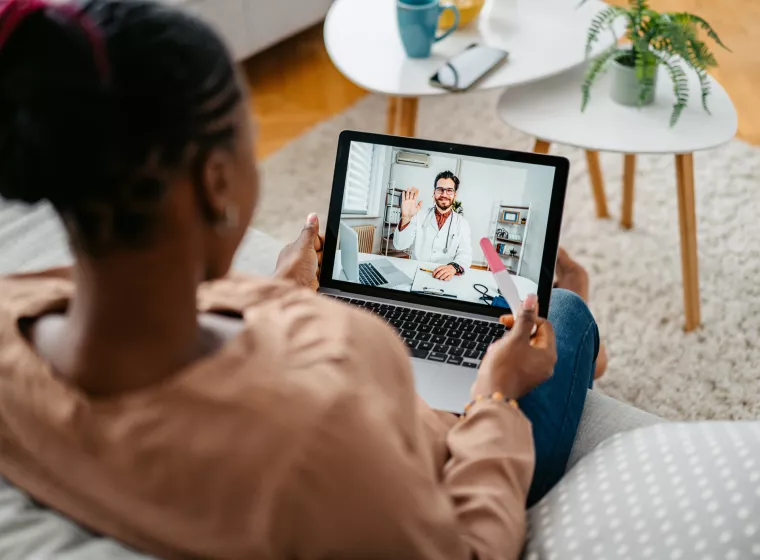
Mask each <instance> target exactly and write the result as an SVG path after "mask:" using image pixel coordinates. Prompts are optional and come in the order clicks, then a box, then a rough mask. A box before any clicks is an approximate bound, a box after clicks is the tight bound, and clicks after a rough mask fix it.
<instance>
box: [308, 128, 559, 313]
mask: <svg viewBox="0 0 760 560" xmlns="http://www.w3.org/2000/svg"><path fill="white" fill-rule="evenodd" d="M356 134H357V133H344V135H343V137H342V139H341V144H342V149H343V150H344V152H347V153H343V154H342V156H343V157H341V153H340V150H339V157H338V160H339V161H338V170H337V172H336V182H338V181H342V184H341V185H335V186H334V191H333V201H332V203H331V212H330V217H329V224H328V229H329V231H328V241H329V237H331V234H332V235H335V234H337V235H336V237H337V239H334V240H333V241H335V249H334V251H332V252H331V254H330V255H329V256H330V257H332V258H327V259H326V262H325V264H328V263H329V264H330V265H331V270H329V271H328V270H325V271H323V278H324V276H326V275H329V276H330V279H331V280H332V281H333V282H334V284H335V285H342V286H344V287H345V285H346V284H353V285H355V287H356V288H357V291H358V293H365V294H377V295H381V296H382V297H391V298H394V297H396V298H399V295H400V294H403V295H407V296H412V297H415V298H422V299H421V300H420V301H425V303H429V302H430V301H431V298H434V299H437V300H439V301H442V302H446V305H447V306H453V307H457V308H460V309H462V308H464V307H462V306H465V307H472V306H481V307H490V308H501V312H503V311H504V309H503V308H505V307H508V305H507V303H506V301H505V300H504V299H503V298H502V297H500V294H499V292H498V289H497V286H496V282H495V280H494V278H493V275H492V273H491V272H490V270H489V268H488V263H487V262H486V258H485V256H484V255H483V251H482V249H481V247H480V240H481V239H482V238H484V237H485V238H487V239H488V240H489V241H490V242H491V243H492V244H493V246H494V247H495V249H496V251H497V253H498V254H499V257H500V258H501V260H502V261H503V263H504V265H505V267H506V268H507V270H508V271H509V272H510V274H512V278H513V280H514V281H515V284H516V285H517V289H518V292H519V294H520V297H521V299H524V298H525V296H526V295H527V294H529V293H539V284H540V283H541V281H542V273H543V274H544V275H546V268H547V267H548V268H551V272H550V274H549V278H548V282H549V288H548V289H550V285H551V280H552V278H551V276H553V270H554V259H555V258H556V250H557V247H556V242H557V237H558V231H559V217H561V207H562V203H563V201H564V184H565V183H566V172H567V168H566V165H565V166H564V167H563V166H562V165H559V166H558V162H564V161H565V160H562V159H561V158H551V157H549V156H537V155H535V154H518V153H515V152H506V151H501V150H487V149H483V148H473V147H465V146H455V145H450V144H439V143H431V142H426V141H424V140H410V139H402V138H394V137H387V136H375V135H360V134H359V135H358V137H356V136H354V137H350V138H346V137H345V136H346V135H349V136H352V135H356ZM373 137H374V138H373ZM372 140H375V141H372ZM378 140H379V141H378ZM436 148H438V149H436ZM441 148H443V149H441ZM543 158H545V159H543ZM558 172H559V174H560V175H563V177H562V178H560V177H558ZM558 179H560V180H559V181H558ZM557 183H559V184H560V185H561V186H560V189H559V190H560V191H561V192H560V193H559V194H560V196H559V197H557V196H554V197H553V194H556V193H555V192H554V191H555V184H557ZM336 187H342V188H336ZM338 193H339V194H340V196H339V197H337V196H336V195H337V194H338ZM553 203H554V210H555V211H554V212H552V206H553ZM557 204H559V210H558V211H559V214H558V213H557V208H556V207H557ZM336 214H337V216H336ZM552 214H553V215H552ZM336 218H337V219H336ZM336 221H337V227H335V225H336ZM336 230H337V231H336ZM550 233H551V235H549V234H550ZM547 240H548V242H549V245H550V247H547ZM329 248H330V247H329V243H328V249H329ZM547 249H549V253H550V255H549V263H548V265H547V263H545V257H546V256H547V255H546V253H547ZM543 280H544V283H546V282H547V279H546V278H544V279H543ZM328 283H329V282H328ZM544 288H545V289H544V290H542V291H543V292H546V287H544ZM540 295H541V294H539V296H540ZM400 299H403V300H407V301H409V299H408V297H403V296H401V297H400ZM494 310H495V309H494ZM497 314H498V313H497Z"/></svg>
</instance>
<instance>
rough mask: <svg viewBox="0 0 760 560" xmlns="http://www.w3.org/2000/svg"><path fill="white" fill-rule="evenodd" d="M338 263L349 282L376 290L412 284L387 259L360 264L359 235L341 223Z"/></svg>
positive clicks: (374, 259) (375, 259)
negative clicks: (339, 262) (375, 288)
mask: <svg viewBox="0 0 760 560" xmlns="http://www.w3.org/2000/svg"><path fill="white" fill-rule="evenodd" d="M340 261H341V266H342V267H343V275H344V278H345V279H346V280H348V281H349V282H354V283H357V282H358V283H360V284H364V285H365V286H373V287H377V288H393V287H395V286H400V285H402V284H410V283H411V282H412V279H411V278H409V276H407V275H406V274H404V273H403V272H401V271H400V270H399V269H398V268H396V267H395V266H394V265H393V264H392V263H390V262H389V261H388V259H384V258H382V257H379V258H373V259H372V260H371V262H362V263H360V262H359V234H358V233H356V231H354V229H353V228H351V227H350V226H348V225H346V224H345V223H343V222H341V223H340Z"/></svg>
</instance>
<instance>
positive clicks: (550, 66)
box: [325, 0, 612, 136]
mask: <svg viewBox="0 0 760 560" xmlns="http://www.w3.org/2000/svg"><path fill="white" fill-rule="evenodd" d="M512 2H513V10H514V20H513V21H512V22H511V23H509V24H496V23H493V22H492V20H491V19H490V18H489V17H488V11H489V6H488V5H486V7H485V9H484V12H483V13H482V14H481V15H480V17H479V18H478V21H477V22H475V23H473V24H471V25H470V26H468V27H466V28H463V29H461V30H457V32H456V33H453V34H452V35H451V36H449V37H448V38H446V39H444V40H443V41H441V42H440V43H436V44H435V45H434V46H433V52H432V55H431V57H430V58H427V59H410V58H407V56H406V53H405V52H404V48H403V46H402V44H401V38H400V37H399V32H398V23H397V20H396V1H395V0H335V2H334V3H333V5H332V7H331V8H330V12H329V13H328V14H327V19H326V20H325V45H326V47H327V52H328V54H329V55H330V58H331V60H332V62H333V64H335V66H336V67H337V68H338V70H340V72H341V73H342V74H343V75H344V76H346V78H348V79H349V80H351V81H352V82H353V83H355V84H356V85H358V86H360V87H362V88H364V89H367V90H369V91H372V92H375V93H380V94H383V95H387V96H388V97H389V104H388V121H387V122H388V125H387V131H388V134H400V135H403V136H414V135H415V128H416V120H417V103H418V99H419V97H422V96H427V95H444V94H446V93H447V92H446V91H444V90H442V89H439V88H435V87H432V86H431V85H430V84H429V83H428V81H429V79H430V77H431V76H432V75H433V74H434V73H435V72H436V71H437V70H438V69H439V68H440V67H441V66H442V65H443V63H444V62H445V61H446V60H448V59H449V58H451V57H453V56H454V55H456V54H458V53H460V52H462V51H463V50H464V49H465V48H466V47H467V46H468V45H471V44H472V43H485V44H487V45H490V46H493V47H499V48H503V49H505V50H507V51H509V53H510V55H509V61H508V62H507V63H506V64H505V65H504V66H502V67H501V68H500V69H498V70H497V71H495V72H494V73H493V74H491V75H490V76H488V77H487V78H486V79H485V80H483V81H482V82H481V83H480V84H478V86H477V89H488V88H501V87H507V86H514V85H518V84H525V83H528V82H531V81H536V80H541V79H544V78H547V77H549V76H552V75H555V74H558V73H560V72H564V71H565V70H567V69H569V68H572V67H573V66H576V65H578V64H581V63H582V62H583V60H584V46H585V42H586V33H587V30H588V27H589V24H590V23H591V20H592V19H593V17H594V16H595V15H596V14H597V13H598V12H599V11H600V10H601V9H603V8H605V7H606V4H605V3H604V2H601V1H600V0H590V1H589V2H587V3H586V4H584V5H583V6H580V7H578V3H577V2H574V1H571V0H512ZM611 43H612V35H611V34H605V35H604V36H603V37H602V39H601V40H600V41H599V42H598V43H597V45H596V46H595V49H594V53H595V54H596V53H600V52H601V51H603V50H604V49H605V48H607V47H608V46H610V44H611ZM559 45H561V47H559Z"/></svg>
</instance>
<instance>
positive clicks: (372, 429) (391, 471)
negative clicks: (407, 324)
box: [276, 317, 533, 560]
mask: <svg viewBox="0 0 760 560" xmlns="http://www.w3.org/2000/svg"><path fill="white" fill-rule="evenodd" d="M353 332H354V333H362V334H361V335H359V334H357V335H355V339H356V340H354V344H353V345H352V351H351V354H352V355H349V356H347V358H346V359H345V360H341V361H340V362H339V363H333V364H322V365H320V366H319V367H320V368H322V367H325V368H328V369H330V370H332V374H333V375H334V374H335V372H334V369H335V368H347V371H346V372H345V378H346V379H356V380H358V385H357V386H355V387H352V388H351V390H347V391H346V392H345V393H344V394H342V395H341V396H340V398H337V399H335V400H334V401H332V402H331V403H330V405H329V406H327V407H326V408H325V411H324V414H323V415H322V417H321V418H320V419H319V421H318V422H314V425H313V427H312V428H311V429H310V433H309V434H308V436H306V437H304V440H305V442H306V443H305V444H304V446H303V449H302V450H301V456H300V459H299V460H298V461H297V463H296V465H295V466H294V472H293V473H292V474H293V476H292V477H288V480H290V481H292V484H289V485H288V488H287V489H286V490H285V491H284V495H283V496H282V500H281V501H280V507H282V508H283V510H282V511H283V518H284V517H287V520H283V523H282V524H281V525H280V527H279V528H278V530H277V535H278V538H277V539H276V540H277V542H279V543H280V546H279V547H278V550H277V556H279V557H298V558H304V559H312V558H313V559H317V558H328V557H329V558H365V559H372V558H378V559H381V558H383V559H385V558H405V559H406V558H420V559H431V560H432V559H441V560H443V559H446V560H450V559H462V560H465V559H472V558H479V559H481V560H484V559H491V558H515V559H516V558H518V557H519V554H520V552H521V550H522V547H523V542H524V534H525V500H526V496H527V491H528V487H529V485H530V480H531V475H532V471H533V444H532V438H531V431H530V425H529V422H528V421H527V419H526V418H525V417H524V416H523V415H522V414H521V413H520V411H518V410H516V409H514V408H512V407H511V406H508V405H504V404H500V403H479V404H477V405H476V406H475V407H473V408H472V409H471V412H470V413H469V414H468V416H467V417H466V418H465V419H464V420H461V421H460V422H458V423H457V424H456V425H455V426H454V427H453V428H452V429H450V431H449V432H448V434H447V444H448V447H449V454H450V456H449V458H448V460H447V462H446V464H445V467H444V469H443V472H437V469H436V468H435V461H434V460H433V451H432V443H431V442H430V441H428V438H427V437H426V436H425V435H424V434H425V430H424V429H423V428H422V423H423V422H422V419H421V415H420V413H419V408H420V407H419V405H418V403H417V401H416V395H415V393H414V386H413V380H412V374H411V364H410V361H409V358H408V356H407V355H406V352H405V351H404V347H403V345H402V344H401V343H400V342H399V340H398V339H397V337H395V336H394V335H393V334H392V333H391V331H390V330H389V329H387V328H385V327H384V326H382V325H381V324H380V323H379V322H378V321H375V320H374V319H371V318H369V317H368V318H367V320H366V321H358V324H357V322H355V323H354V329H353ZM362 340H367V341H368V342H362ZM359 367H361V368H362V369H361V370H358V369H357V368H359ZM285 512H287V515H285Z"/></svg>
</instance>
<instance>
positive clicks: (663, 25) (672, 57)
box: [581, 0, 729, 126]
mask: <svg viewBox="0 0 760 560" xmlns="http://www.w3.org/2000/svg"><path fill="white" fill-rule="evenodd" d="M585 2H586V0H582V1H581V4H584V3H585ZM619 18H623V19H624V20H625V23H626V32H625V38H626V39H627V41H626V43H627V44H623V45H620V44H619V42H618V40H617V37H615V43H614V44H613V45H612V46H611V47H610V48H609V49H607V50H606V51H604V52H603V53H602V54H601V55H600V56H599V57H598V58H597V59H596V60H594V61H593V62H592V63H591V65H590V66H589V69H588V72H587V73H586V77H585V79H584V81H583V86H582V93H583V101H582V105H581V111H584V110H585V109H586V106H587V105H588V102H589V99H590V97H591V86H592V85H593V84H594V81H595V80H596V79H597V77H598V76H599V75H600V74H601V73H602V72H604V71H606V70H607V69H608V68H610V67H611V68H612V71H613V76H612V89H611V97H612V99H613V100H614V101H616V102H617V103H621V104H623V105H638V106H642V105H647V104H650V103H652V102H653V101H654V94H655V90H656V85H657V69H658V67H659V66H660V65H662V66H664V67H665V68H666V70H667V72H668V74H669V76H670V79H671V80H672V82H673V91H674V93H675V97H676V103H675V105H674V106H673V112H672V113H671V115H670V126H674V125H675V124H676V123H677V122H678V118H679V117H680V115H681V112H682V111H683V110H684V108H685V107H686V104H687V102H688V99H689V80H688V78H687V76H686V73H685V71H684V68H683V67H684V66H686V67H687V68H691V69H692V70H693V71H694V72H696V74H697V77H698V78H699V84H700V89H701V93H702V107H703V108H704V110H705V111H707V113H709V112H710V110H709V109H708V107H707V98H708V96H709V95H710V81H709V79H708V76H707V71H708V69H710V68H713V67H715V66H717V61H716V60H715V56H714V55H713V53H712V52H711V51H710V49H709V47H708V46H707V44H706V43H705V41H703V40H702V39H700V37H699V30H702V31H704V32H705V33H706V34H707V37H709V38H710V39H712V40H713V41H715V43H717V44H718V45H720V46H721V47H723V48H724V49H726V50H729V49H728V48H727V47H726V46H725V45H724V44H723V43H722V42H721V40H720V38H719V37H718V35H717V33H715V31H714V30H713V28H712V27H711V26H710V24H709V23H707V22H706V21H705V20H704V19H702V18H700V17H699V16H695V15H693V14H688V13H684V12H678V13H675V12H668V13H658V12H656V11H654V10H652V9H651V8H650V7H649V2H648V0H628V8H622V7H620V6H609V7H607V8H605V9H604V10H602V11H601V12H600V13H599V14H597V15H596V17H595V18H594V19H593V21H592V23H591V27H590V28H589V31H588V39H587V41H586V56H588V55H589V53H590V52H591V48H592V46H593V45H594V43H596V42H597V41H598V40H599V37H600V35H601V34H602V32H604V31H605V30H610V31H611V32H612V33H613V35H614V33H615V30H614V24H615V23H616V22H617V20H618V19H619Z"/></svg>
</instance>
